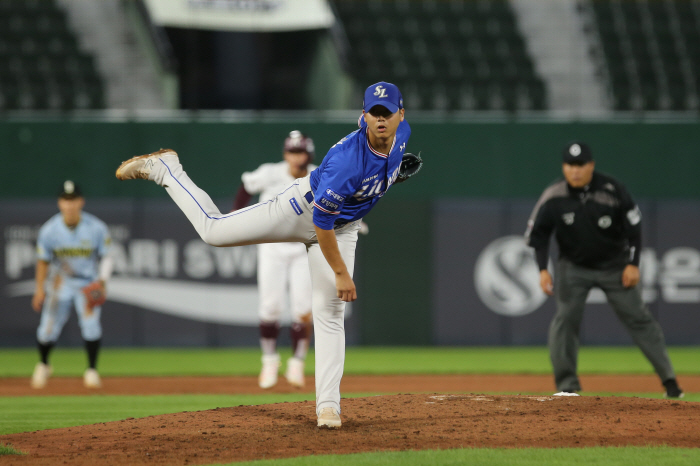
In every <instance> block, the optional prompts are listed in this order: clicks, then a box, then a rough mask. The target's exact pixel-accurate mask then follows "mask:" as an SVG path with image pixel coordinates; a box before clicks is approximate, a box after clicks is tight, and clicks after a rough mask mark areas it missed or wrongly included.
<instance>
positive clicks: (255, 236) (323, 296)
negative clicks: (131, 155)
mask: <svg viewBox="0 0 700 466" xmlns="http://www.w3.org/2000/svg"><path fill="white" fill-rule="evenodd" d="M160 162H161V164H160V165H156V167H157V168H154V171H153V172H152V173H151V178H150V179H153V180H154V181H155V182H156V183H158V184H160V185H161V186H164V187H165V188H166V191H167V192H168V194H169V195H170V197H171V198H172V199H173V200H174V201H175V203H176V204H177V205H178V207H180V209H181V210H182V212H183V213H184V214H185V215H186V216H187V218H188V219H189V221H190V222H191V223H192V225H193V226H194V228H195V230H196V231H197V233H199V236H200V237H201V238H202V240H204V242H206V243H207V244H211V245H213V246H224V247H225V246H243V245H246V244H260V243H275V242H301V243H304V244H306V249H307V251H308V257H309V270H310V272H311V287H312V303H311V309H312V312H313V317H314V337H315V357H316V374H315V378H316V412H317V414H318V413H319V412H320V411H321V409H323V408H326V407H333V408H335V409H336V410H338V412H340V380H341V378H342V377H343V366H344V364H345V320H344V314H345V303H344V302H343V301H341V300H340V298H338V296H337V291H336V287H335V273H334V272H333V269H331V267H330V265H328V262H326V258H325V257H324V256H323V252H321V248H320V246H319V245H318V242H317V239H316V233H315V230H314V224H313V218H312V215H313V205H312V204H310V203H309V202H308V200H307V199H306V196H307V193H308V192H310V191H311V185H310V181H309V176H308V175H307V176H306V177H304V178H300V179H297V180H295V181H294V183H292V185H290V186H288V187H287V188H286V189H285V190H284V191H282V192H281V193H280V194H278V195H277V197H275V198H274V199H271V200H269V201H266V202H261V203H259V204H255V205H253V206H250V207H246V208H243V209H240V210H237V211H235V212H231V213H228V214H222V213H221V212H220V211H219V209H218V208H217V207H216V205H215V204H214V202H213V201H212V200H211V198H210V197H209V195H208V194H207V193H206V192H204V191H203V190H201V189H199V188H198V187H197V186H196V185H195V184H194V183H193V182H192V180H190V178H189V177H188V176H187V174H186V173H185V171H184V170H183V169H182V165H180V162H179V161H178V159H177V157H175V156H165V157H162V158H161V159H160ZM359 229H360V221H359V220H356V221H354V222H351V223H348V224H346V225H343V227H341V228H338V229H336V230H335V234H336V238H337V240H338V248H339V250H340V254H341V256H342V257H343V260H344V261H345V264H346V266H347V268H348V272H349V273H350V275H351V276H352V274H353V270H354V264H355V245H356V244H357V233H358V230H359Z"/></svg>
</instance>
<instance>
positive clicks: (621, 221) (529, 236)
mask: <svg viewBox="0 0 700 466" xmlns="http://www.w3.org/2000/svg"><path fill="white" fill-rule="evenodd" d="M641 230H642V215H641V212H640V211H639V208H638V207H637V205H636V204H635V203H634V201H633V200H632V197H631V196H630V195H629V193H628V192H627V189H625V187H624V186H623V185H622V184H621V183H620V182H619V181H617V180H615V179H614V178H612V177H611V176H608V175H605V174H603V173H598V172H595V171H594V172H593V179H592V180H591V182H590V183H589V184H588V185H587V186H586V187H584V188H572V187H571V186H569V184H568V183H567V182H566V180H561V181H557V182H555V183H554V184H552V185H550V186H549V187H548V188H547V189H545V190H544V192H543V193H542V196H541V197H540V199H539V201H537V204H536V205H535V208H534V210H533V211H532V215H530V220H529V221H528V225H527V231H526V232H525V239H526V241H527V244H528V245H530V246H532V247H533V248H535V255H536V256H537V264H538V265H539V267H540V270H544V269H546V268H547V262H548V259H549V238H550V237H551V235H552V232H554V234H555V237H556V239H557V244H558V245H559V256H560V257H561V258H564V259H567V260H569V261H571V262H573V263H574V264H576V265H579V266H582V267H587V268H591V269H599V270H601V269H607V268H613V267H624V266H625V265H627V264H633V265H637V266H638V265H639V255H640V252H641V251H640V249H641V242H642V234H641Z"/></svg>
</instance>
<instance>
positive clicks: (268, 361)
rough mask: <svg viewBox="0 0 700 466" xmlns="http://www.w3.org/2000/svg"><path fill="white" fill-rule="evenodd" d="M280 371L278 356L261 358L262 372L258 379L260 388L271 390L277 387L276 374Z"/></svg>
mask: <svg viewBox="0 0 700 466" xmlns="http://www.w3.org/2000/svg"><path fill="white" fill-rule="evenodd" d="M279 370H280V355H279V354H270V355H263V357H262V370H261V371H260V376H259V377H258V385H259V386H260V388H272V387H274V386H275V385H277V374H278V373H279Z"/></svg>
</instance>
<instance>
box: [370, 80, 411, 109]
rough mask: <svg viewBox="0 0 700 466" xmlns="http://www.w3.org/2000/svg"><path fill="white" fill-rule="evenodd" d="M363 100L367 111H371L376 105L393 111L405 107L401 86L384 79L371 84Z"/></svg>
mask: <svg viewBox="0 0 700 466" xmlns="http://www.w3.org/2000/svg"><path fill="white" fill-rule="evenodd" d="M362 102H363V104H362V108H363V109H364V111H365V112H369V110H370V109H371V108H372V107H374V106H375V105H381V106H382V107H384V108H386V109H387V110H389V111H390V112H391V113H396V112H397V111H398V110H399V109H400V108H403V97H401V91H400V90H399V88H398V87H396V85H394V84H391V83H387V82H384V81H380V82H378V83H375V84H372V85H371V86H369V87H368V88H367V90H365V98H364V100H363V101H362Z"/></svg>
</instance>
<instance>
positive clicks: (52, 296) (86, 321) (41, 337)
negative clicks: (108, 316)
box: [36, 287, 102, 344]
mask: <svg viewBox="0 0 700 466" xmlns="http://www.w3.org/2000/svg"><path fill="white" fill-rule="evenodd" d="M71 307H75V312H76V314H78V323H79V324H80V333H81V335H82V337H83V340H86V341H94V340H99V339H100V338H102V325H101V324H100V315H101V313H102V307H100V306H97V307H94V308H92V313H88V312H87V306H86V305H85V295H84V294H83V292H82V291H81V289H80V288H79V287H76V288H74V287H70V288H67V287H66V288H65V289H62V290H59V291H56V292H49V293H47V295H46V300H45V301H44V307H43V309H42V310H41V321H40V322H39V328H38V329H37V331H36V339H37V340H38V341H39V343H41V344H48V343H55V342H56V341H57V340H58V337H59V336H61V331H62V330H63V326H64V325H65V324H66V322H67V321H68V317H70V311H71Z"/></svg>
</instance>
